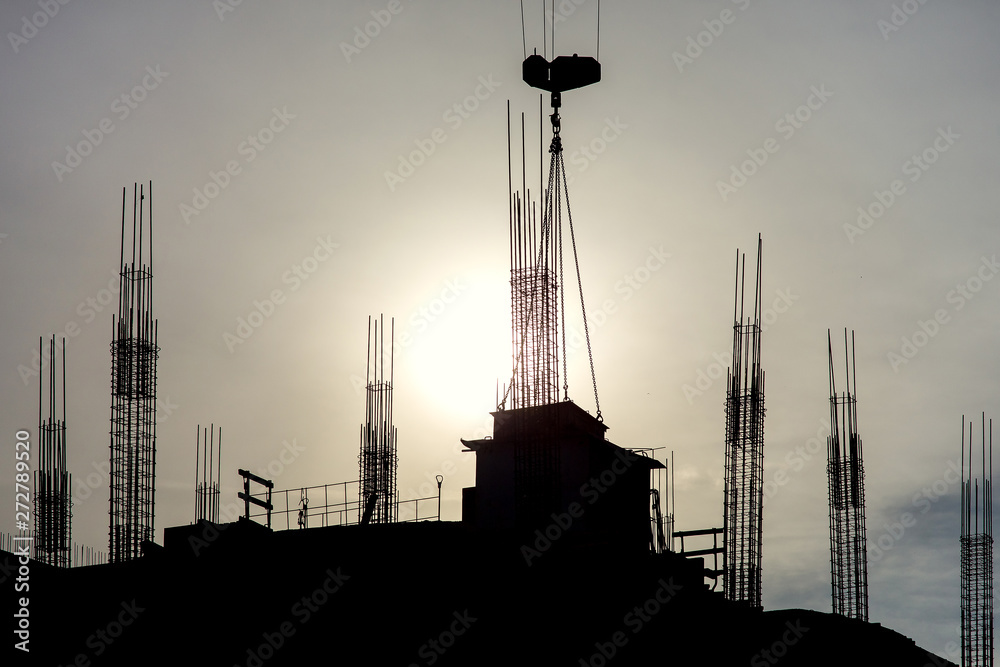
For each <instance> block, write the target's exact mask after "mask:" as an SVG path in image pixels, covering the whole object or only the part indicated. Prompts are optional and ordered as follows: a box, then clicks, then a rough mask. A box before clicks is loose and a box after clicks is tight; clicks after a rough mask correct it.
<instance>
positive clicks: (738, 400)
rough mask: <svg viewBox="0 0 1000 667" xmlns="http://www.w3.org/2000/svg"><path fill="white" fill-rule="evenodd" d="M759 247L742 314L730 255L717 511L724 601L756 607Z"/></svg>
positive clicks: (739, 276) (760, 449) (760, 455)
mask: <svg viewBox="0 0 1000 667" xmlns="http://www.w3.org/2000/svg"><path fill="white" fill-rule="evenodd" d="M761 250H762V243H761V239H760V237H758V239H757V272H756V281H755V286H754V300H753V312H752V314H747V313H745V312H744V292H745V286H746V257H745V256H742V266H741V255H740V254H739V252H738V251H737V255H736V300H735V306H734V310H733V360H732V363H733V367H732V368H731V369H730V370H729V374H728V379H727V390H726V472H725V491H724V497H725V499H724V510H723V540H724V544H725V554H724V558H723V572H724V575H723V577H724V578H723V591H724V595H725V597H726V599H728V600H733V601H737V602H745V603H747V604H749V606H750V607H752V608H755V609H760V608H761V606H762V605H761V556H762V553H761V538H762V520H763V512H762V510H763V506H764V497H763V491H764V487H763V476H764V371H763V370H762V369H761V364H760V334H761V291H760V279H761Z"/></svg>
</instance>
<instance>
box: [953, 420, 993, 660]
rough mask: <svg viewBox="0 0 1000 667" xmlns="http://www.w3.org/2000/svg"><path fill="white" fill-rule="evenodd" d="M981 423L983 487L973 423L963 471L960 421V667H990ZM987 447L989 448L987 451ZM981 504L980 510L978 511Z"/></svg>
mask: <svg viewBox="0 0 1000 667" xmlns="http://www.w3.org/2000/svg"><path fill="white" fill-rule="evenodd" d="M982 419H983V422H982V459H981V460H982V464H981V465H982V475H983V480H982V481H983V483H982V486H980V484H979V478H978V477H974V476H973V474H972V468H973V460H972V451H973V450H972V421H971V420H970V421H969V439H968V453H969V469H968V476H967V475H966V470H965V453H966V441H965V417H963V418H962V533H961V538H960V541H961V547H962V570H961V577H962V593H961V595H962V665H963V667H992V665H993V489H992V486H993V473H992V469H993V420H992V419H991V420H990V422H989V441H988V445H987V424H986V415H985V413H984V414H983V418H982ZM987 447H988V448H987ZM980 504H981V505H982V508H981V509H980Z"/></svg>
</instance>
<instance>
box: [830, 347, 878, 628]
mask: <svg viewBox="0 0 1000 667" xmlns="http://www.w3.org/2000/svg"><path fill="white" fill-rule="evenodd" d="M827 350H828V353H829V368H830V424H831V427H832V432H831V434H830V435H829V436H828V437H827V439H826V443H827V444H826V450H827V467H826V469H827V479H828V486H829V498H830V586H831V597H832V601H833V613H834V614H839V615H840V616H846V617H847V618H857V619H860V620H862V621H868V538H867V528H866V526H865V468H864V458H863V455H862V446H861V438H860V436H859V435H858V402H857V395H856V393H857V378H858V375H857V365H856V363H855V356H854V332H853V331H852V332H851V341H850V347H848V344H847V330H846V329H845V330H844V350H845V372H846V382H847V388H846V391H845V392H844V393H842V394H839V395H838V394H837V385H836V377H835V376H836V374H835V372H834V366H833V341H832V338H831V337H830V332H829V330H827ZM852 376H853V378H854V380H853V388H854V393H852V392H851V388H852V380H851V378H852Z"/></svg>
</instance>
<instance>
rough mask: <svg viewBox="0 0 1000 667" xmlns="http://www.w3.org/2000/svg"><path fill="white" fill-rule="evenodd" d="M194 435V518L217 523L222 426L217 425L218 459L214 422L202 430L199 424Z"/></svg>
mask: <svg viewBox="0 0 1000 667" xmlns="http://www.w3.org/2000/svg"><path fill="white" fill-rule="evenodd" d="M203 436H204V437H203ZM195 437H196V445H195V455H194V478H195V483H194V520H195V521H199V520H205V521H212V522H213V523H219V496H220V490H219V482H220V480H221V476H222V427H221V426H220V427H219V449H218V460H216V458H215V457H216V449H215V424H212V426H211V427H210V428H207V429H204V430H203V429H202V427H201V425H200V424H199V425H198V428H197V431H196V434H195ZM199 459H200V460H199Z"/></svg>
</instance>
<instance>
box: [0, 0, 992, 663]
mask: <svg viewBox="0 0 1000 667" xmlns="http://www.w3.org/2000/svg"><path fill="white" fill-rule="evenodd" d="M43 5H44V6H46V7H48V5H46V3H44V2H41V3H39V2H29V1H27V0H17V1H16V2H6V3H3V5H2V7H0V27H2V31H3V33H4V36H5V37H4V42H5V43H4V44H3V45H2V46H0V51H2V52H3V56H2V57H0V82H2V90H3V95H2V97H0V108H2V118H3V126H2V130H0V142H2V148H0V173H2V178H0V201H2V202H3V206H2V208H0V258H2V260H0V294H2V298H3V302H2V303H3V313H4V316H3V318H2V319H0V340H2V341H3V346H2V349H0V355H2V358H0V423H2V425H3V427H2V435H0V437H2V438H4V439H5V440H6V441H7V442H9V443H13V440H14V434H15V432H16V430H17V429H19V428H34V426H35V421H36V415H37V404H36V401H37V392H38V384H37V382H38V378H37V376H36V375H33V374H32V372H31V369H32V368H33V364H34V362H35V360H34V357H33V350H35V349H36V347H37V344H38V337H39V336H42V335H44V336H46V337H47V336H48V335H50V334H52V333H57V334H61V333H63V332H69V340H68V344H67V346H68V351H69V356H68V374H69V378H68V393H69V406H68V424H69V434H68V442H69V463H70V468H71V471H72V472H73V474H74V477H75V480H76V483H75V486H76V487H77V488H76V494H75V495H76V501H75V502H76V506H75V509H74V523H73V527H74V538H75V540H76V541H78V542H81V543H85V544H89V545H92V546H95V547H98V548H101V549H102V550H106V549H107V498H108V489H107V482H106V478H104V477H103V476H102V475H101V474H100V472H99V471H100V469H101V467H102V466H103V465H106V462H107V458H108V428H109V427H108V419H109V416H110V409H109V406H110V396H109V384H110V382H109V374H110V359H109V353H108V347H109V344H110V335H111V310H110V309H108V308H107V307H106V303H107V301H108V300H109V297H110V294H109V293H108V292H107V291H106V290H107V288H108V286H109V285H111V286H116V285H117V277H116V274H117V263H118V252H119V225H120V206H121V189H122V187H123V186H128V187H129V189H130V190H131V186H132V184H133V183H134V182H148V181H152V182H153V189H154V203H153V208H154V210H153V216H154V226H155V231H154V238H155V262H156V263H155V265H154V267H153V270H154V274H155V281H154V287H153V290H154V303H155V313H154V314H155V316H156V317H157V318H158V319H159V344H160V347H161V352H160V359H159V384H158V392H159V397H160V399H161V400H160V408H159V411H158V419H159V423H158V427H157V454H158V456H157V464H158V465H157V480H156V482H157V483H156V499H157V504H156V510H157V513H156V528H157V539H158V540H159V539H161V538H162V529H163V527H165V526H172V525H178V524H183V523H187V522H189V521H190V520H191V517H192V514H193V485H194V479H193V478H194V450H195V438H194V435H195V429H196V427H197V425H198V424H202V425H207V424H209V423H211V422H214V423H215V424H216V425H221V426H222V429H223V434H224V435H223V437H224V452H223V456H224V460H223V470H224V474H223V477H222V487H223V503H224V504H226V503H228V502H235V500H236V498H235V494H236V492H237V490H238V489H237V486H238V485H239V482H240V480H239V477H238V476H237V474H236V469H237V468H238V467H244V468H249V469H251V470H256V471H267V469H268V466H270V467H271V470H270V471H269V472H266V474H267V476H268V477H271V478H273V479H274V481H275V485H276V487H277V488H295V487H298V486H303V485H318V484H325V483H330V482H337V481H344V480H350V479H356V478H357V476H358V469H357V455H358V446H359V445H358V428H359V425H360V423H361V421H362V419H363V416H364V413H363V397H362V395H361V393H360V392H359V391H358V378H359V377H360V376H363V375H364V367H365V347H366V332H367V321H368V320H367V318H368V316H369V315H378V314H380V313H384V314H385V316H386V317H387V318H388V317H395V318H396V321H395V328H396V334H397V347H398V349H397V354H396V359H395V361H396V367H395V380H396V384H395V401H396V414H395V417H396V426H397V427H398V429H399V461H400V464H399V490H400V495H401V497H403V498H410V497H415V496H417V495H430V491H431V488H432V485H431V484H429V481H430V480H432V479H433V477H434V475H435V474H437V473H439V472H443V473H444V474H445V477H446V479H445V482H444V518H446V519H448V520H458V519H459V518H460V514H461V511H460V499H461V489H462V487H464V486H471V485H472V484H473V483H474V463H473V455H472V454H464V453H460V451H459V450H460V448H461V447H460V443H459V438H460V437H466V438H469V437H475V436H482V435H483V434H485V433H487V432H489V429H490V428H491V424H492V422H491V418H490V417H489V415H488V412H489V411H490V410H492V409H494V408H495V405H496V403H495V393H496V386H497V383H498V381H499V382H501V383H502V382H504V381H505V380H506V378H507V376H508V375H509V368H510V361H509V356H510V302H509V285H508V282H507V281H508V265H507V262H508V254H507V207H506V193H507V182H506V180H507V172H506V167H507V164H506V120H505V119H506V113H507V111H506V108H507V103H508V100H509V102H510V107H511V109H512V113H513V114H514V115H515V122H518V121H517V120H516V115H517V114H519V113H520V112H522V111H523V112H526V113H527V114H528V116H527V118H528V126H529V130H530V131H529V137H528V142H529V145H531V146H534V145H537V141H538V136H537V130H534V129H533V128H536V127H537V125H538V94H537V93H538V91H535V90H533V89H530V88H529V87H528V86H527V85H526V84H524V83H522V82H521V81H520V62H521V59H522V54H523V51H522V49H523V45H522V33H521V22H520V9H519V5H518V3H516V2H453V1H450V0H449V1H442V2H430V1H428V0H424V1H410V0H402V1H401V2H399V3H397V2H385V1H382V0H373V1H371V2H363V3H362V2H358V3H350V4H348V3H321V2H294V3H291V2H282V3H269V2H263V1H261V0H243V1H242V2H240V3H237V2H236V1H235V0H217V1H216V2H214V3H213V2H210V1H209V0H196V1H192V2H185V3H152V2H104V3H85V2H79V1H77V2H72V1H69V2H66V3H65V4H58V3H55V2H52V3H51V7H49V8H48V11H49V14H53V15H51V16H49V15H46V14H45V10H44V7H43ZM525 11H526V13H527V16H528V20H527V30H526V34H525V40H524V41H525V42H526V44H527V50H528V52H529V53H530V52H531V50H532V49H533V48H535V47H537V48H538V49H539V51H541V49H542V29H541V17H542V7H541V3H540V2H537V1H536V0H530V1H526V2H525ZM596 14H597V12H596V3H595V0H564V2H562V4H561V5H559V7H558V8H557V13H556V50H557V52H558V53H560V54H570V53H573V52H577V53H580V54H582V55H595V51H596V48H597V15H596ZM998 27H1000V7H998V6H997V5H996V4H995V3H991V2H987V1H985V0H980V1H969V2H958V3H954V2H953V3H945V2H936V1H932V2H921V3H918V2H916V0H906V1H905V2H896V3H895V4H893V2H890V1H889V0H876V1H875V2H861V1H860V0H843V1H840V2H836V3H830V2H818V1H801V0H800V1H797V2H787V1H786V2H779V1H777V0H771V1H768V0H732V1H730V0H715V1H713V2H693V1H692V2H676V1H674V2H625V1H618V2H615V1H611V2H605V3H604V4H603V6H602V11H601V36H600V37H601V38H600V60H601V62H602V65H603V75H604V80H603V81H602V82H601V83H600V84H598V85H596V86H592V87H590V88H587V89H584V90H578V91H572V92H569V93H566V94H565V95H564V100H563V101H564V107H563V113H562V116H563V132H562V134H563V137H564V141H565V146H566V163H567V167H568V170H569V172H570V177H571V179H572V184H571V186H570V187H571V195H572V204H573V212H574V221H575V223H576V225H577V241H578V246H579V252H580V262H581V268H582V272H583V276H582V278H583V285H584V290H585V293H586V296H587V300H588V306H589V312H590V313H592V318H593V321H592V324H591V334H592V338H593V346H594V361H595V365H596V372H597V382H598V388H599V392H600V398H601V408H602V412H603V415H604V418H605V421H606V423H607V424H608V425H609V426H610V431H609V433H608V436H609V438H610V439H611V440H612V441H613V442H615V443H617V444H619V445H621V446H624V447H653V446H655V447H664V448H666V449H665V450H663V451H669V450H674V451H675V452H676V471H677V506H676V516H677V526H678V528H681V529H695V528H703V527H708V526H714V525H720V524H721V512H722V469H723V444H722V436H723V399H724V388H723V384H724V383H723V382H721V381H719V380H718V379H717V378H718V376H719V375H720V371H721V368H722V366H724V365H726V364H728V356H727V355H728V351H729V349H730V347H731V339H732V329H731V326H732V307H733V303H732V295H733V278H734V275H733V269H734V258H735V254H736V250H737V248H739V249H741V250H744V251H749V252H750V259H751V261H752V254H753V251H754V249H755V245H756V240H757V235H758V233H761V234H762V235H763V241H764V267H763V291H764V295H765V296H764V305H765V321H766V322H767V324H768V326H767V330H766V331H765V333H764V336H763V344H762V355H763V364H764V368H765V371H766V373H767V400H766V406H767V417H766V447H765V477H766V479H767V480H768V481H769V482H771V485H770V486H769V487H768V489H769V494H768V495H769V497H768V502H767V505H766V508H765V512H764V604H765V607H766V608H783V607H808V608H814V609H818V610H821V611H828V610H829V609H830V600H829V540H828V518H827V491H826V489H827V486H826V475H825V447H824V448H822V449H820V448H819V447H818V442H816V441H814V444H813V445H812V446H810V445H809V441H810V438H815V437H817V436H819V438H820V439H821V441H822V442H823V443H824V444H825V437H826V434H827V433H828V424H827V423H825V420H827V418H828V414H829V401H828V387H827V356H826V355H827V348H826V332H827V329H828V328H830V329H833V330H834V331H835V332H836V335H837V336H838V337H839V338H838V337H835V341H836V340H839V341H842V338H843V329H844V328H845V327H846V328H849V329H853V330H854V331H855V332H856V342H857V375H858V378H857V379H858V387H857V396H858V414H859V423H860V430H861V435H862V438H863V439H864V443H865V455H866V459H865V466H866V471H867V494H868V496H867V497H868V530H869V538H870V540H871V541H872V542H877V541H878V540H879V539H880V538H881V539H882V544H883V545H887V546H888V548H887V549H884V550H881V551H880V552H879V554H876V553H875V551H874V549H873V550H872V551H870V554H869V555H870V565H869V571H870V579H871V584H870V587H871V596H870V598H871V619H872V620H873V621H878V622H881V623H883V624H885V625H887V626H889V627H892V628H894V629H897V630H899V631H900V632H903V633H904V634H907V635H909V636H911V637H914V638H915V639H916V640H917V642H918V644H920V645H922V646H924V647H926V648H928V649H930V650H933V651H935V652H937V653H941V654H943V653H946V652H947V650H946V645H947V643H948V642H950V641H952V640H955V639H957V633H956V630H955V628H956V626H957V625H958V620H959V610H958V607H959V590H958V583H959V569H958V568H959V550H958V531H959V521H958V514H957V501H956V498H957V490H958V484H957V483H956V482H955V477H954V475H953V474H952V473H950V472H949V470H950V469H949V463H950V462H953V461H955V460H956V459H957V457H958V454H959V430H960V423H961V418H962V415H963V414H966V415H976V416H977V419H978V415H979V414H980V413H981V412H983V411H985V412H986V413H987V415H988V416H992V415H993V414H996V408H997V402H998V397H1000V395H998V386H997V378H998V377H1000V368H998V365H1000V364H998V359H997V354H996V344H995V331H996V328H997V325H998V322H1000V315H998V313H1000V309H998V305H1000V280H996V281H995V280H993V278H994V277H995V276H996V273H997V272H998V271H1000V265H998V264H997V263H996V262H997V254H998V253H1000V234H998V226H997V211H998V210H1000V190H998V188H997V187H996V183H997V178H998V175H1000V173H998V172H1000V169H998V166H997V161H996V156H997V154H998V149H1000V121H998V118H1000V114H998V112H1000V92H998V90H997V86H996V77H997V65H998V55H1000V46H998V44H997V40H996V35H997V31H998ZM366 33H367V34H366ZM547 104H548V103H547V101H546V107H547ZM546 113H547V110H546ZM546 123H547V121H546ZM546 140H547V133H546ZM531 155H535V153H533V152H532V153H531ZM530 161H531V160H529V162H530ZM536 161H537V160H536ZM533 173H534V176H530V174H529V181H530V179H531V178H535V179H536V181H537V171H535V172H533ZM862 213H863V215H862ZM309 258H312V259H309ZM297 267H298V268H297ZM310 271H311V272H310ZM276 290H278V291H280V295H279V296H280V299H279V302H278V303H275V304H274V305H273V306H269V305H268V304H266V303H264V301H265V300H268V299H271V298H272V295H273V293H274V292H275V291H276ZM102 302H103V304H102ZM258 310H259V311H261V312H263V315H267V316H266V317H263V316H260V315H252V314H253V313H254V312H256V311H258ZM241 318H244V319H248V320H249V319H252V320H253V321H254V322H256V323H258V324H259V325H260V326H259V327H256V328H253V327H250V328H242V329H238V327H239V324H240V321H241ZM575 326H577V327H579V324H577V325H575ZM241 331H242V334H241V333H240V332H241ZM244 334H249V335H244ZM404 335H405V337H404ZM237 341H238V342H237ZM835 349H837V350H839V354H843V349H842V342H841V343H839V344H836V345H835ZM720 360H721V361H720ZM570 361H571V365H570V395H571V397H572V398H574V399H575V400H576V401H577V402H578V403H579V404H580V405H581V406H583V407H584V408H586V409H588V410H591V411H592V412H593V411H594V405H593V396H592V391H591V389H590V382H589V377H588V372H587V369H586V363H585V362H586V357H585V355H581V354H580V352H574V353H573V354H572V356H571V360H570ZM977 423H978V422H977ZM977 437H978V426H977ZM797 448H798V453H796V450H797ZM11 451H12V447H11ZM661 453H662V452H661ZM282 459H283V460H282ZM0 469H3V470H7V471H8V474H7V475H5V476H4V477H3V478H2V479H0V489H3V492H4V493H5V494H8V497H9V495H12V494H13V480H12V477H13V473H12V472H11V471H12V470H13V457H12V456H11V457H9V458H7V460H5V461H4V463H3V464H2V466H0ZM88 475H90V480H91V481H92V482H93V485H92V486H91V485H90V484H88V483H87V478H88ZM935 483H936V486H935ZM421 485H423V487H422V486H421ZM923 489H927V495H926V496H924V499H923V500H921V499H920V498H919V497H918V494H923V493H924V491H923ZM904 515H912V521H909V522H908V523H910V524H912V525H909V526H907V527H905V529H904V530H903V531H902V532H900V531H899V529H898V528H896V527H895V526H896V524H897V523H900V525H902V523H901V522H902V521H903V520H904V518H905V517H904ZM12 529H13V517H12V516H11V515H9V514H5V515H4V516H3V517H2V518H0V530H6V531H10V530H12Z"/></svg>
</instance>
